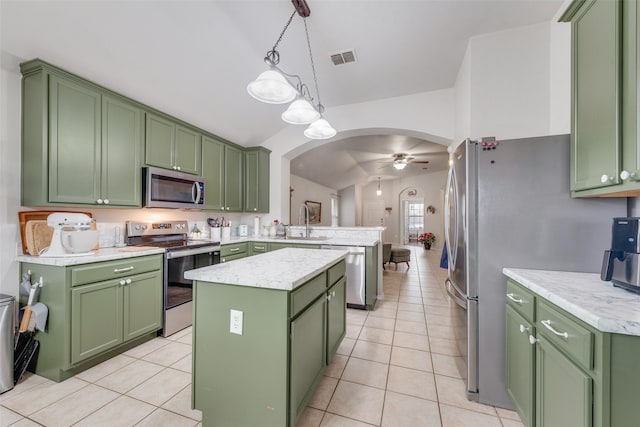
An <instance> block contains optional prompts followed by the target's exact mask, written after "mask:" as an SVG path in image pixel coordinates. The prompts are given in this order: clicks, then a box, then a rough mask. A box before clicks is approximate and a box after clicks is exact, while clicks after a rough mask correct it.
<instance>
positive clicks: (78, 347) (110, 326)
mask: <svg viewBox="0 0 640 427" xmlns="http://www.w3.org/2000/svg"><path fill="white" fill-rule="evenodd" d="M122 340H123V338H122V285H121V284H120V281H119V280H109V281H105V282H100V283H95V284H92V285H85V286H78V287H76V288H73V289H71V363H72V364H75V363H78V362H80V361H82V360H84V359H87V358H89V357H92V356H95V355H97V354H99V353H102V352H104V351H106V350H108V349H110V348H113V347H115V346H117V345H118V344H120V343H122Z"/></svg>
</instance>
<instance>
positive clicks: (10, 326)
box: [0, 294, 16, 394]
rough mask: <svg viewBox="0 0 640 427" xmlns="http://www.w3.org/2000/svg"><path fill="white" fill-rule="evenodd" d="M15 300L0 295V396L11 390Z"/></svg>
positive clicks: (9, 296)
mask: <svg viewBox="0 0 640 427" xmlns="http://www.w3.org/2000/svg"><path fill="white" fill-rule="evenodd" d="M15 304H16V300H15V298H14V297H13V296H11V295H5V294H0V394H1V393H4V392H5V391H9V390H11V389H12V388H13V347H14V341H13V338H14V333H15V317H16V306H15Z"/></svg>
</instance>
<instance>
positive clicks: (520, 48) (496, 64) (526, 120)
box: [454, 22, 571, 145]
mask: <svg viewBox="0 0 640 427" xmlns="http://www.w3.org/2000/svg"><path fill="white" fill-rule="evenodd" d="M570 31H571V30H570V25H569V24H566V23H557V22H551V23H541V24H537V25H531V26H527V27H521V28H516V29H512V30H508V31H500V32H495V33H489V34H483V35H480V36H476V37H473V38H472V39H470V40H469V44H468V46H467V52H466V54H465V58H464V61H463V63H462V66H461V67H460V70H459V73H458V76H457V79H456V85H455V90H456V95H455V98H456V102H457V104H456V108H455V111H456V119H455V135H456V138H455V139H456V140H455V141H454V145H457V144H458V143H460V142H461V141H462V140H463V139H464V138H465V137H468V136H470V137H472V138H475V137H482V136H495V137H497V138H498V139H510V138H520V137H532V136H544V135H553V134H560V133H569V132H570V114H571V110H570V96H571V88H570V77H571V76H570V65H571V64H570V38H571V34H570Z"/></svg>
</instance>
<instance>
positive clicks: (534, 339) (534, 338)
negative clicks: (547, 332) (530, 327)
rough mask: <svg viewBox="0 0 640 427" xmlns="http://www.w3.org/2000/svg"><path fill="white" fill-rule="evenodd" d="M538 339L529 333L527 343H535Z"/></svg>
mask: <svg viewBox="0 0 640 427" xmlns="http://www.w3.org/2000/svg"><path fill="white" fill-rule="evenodd" d="M539 341H540V340H539V339H537V338H536V337H534V336H533V335H529V344H531V345H536V343H537V342H539Z"/></svg>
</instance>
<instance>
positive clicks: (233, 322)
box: [229, 310, 244, 335]
mask: <svg viewBox="0 0 640 427" xmlns="http://www.w3.org/2000/svg"><path fill="white" fill-rule="evenodd" d="M243 314H244V313H242V312H241V311H239V310H231V315H230V321H229V332H231V333H232V334H238V335H242V318H243Z"/></svg>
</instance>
